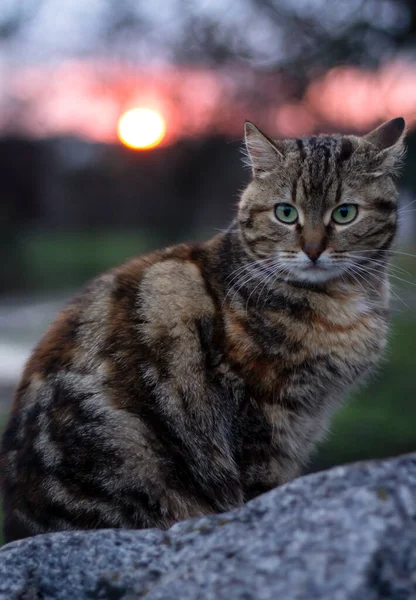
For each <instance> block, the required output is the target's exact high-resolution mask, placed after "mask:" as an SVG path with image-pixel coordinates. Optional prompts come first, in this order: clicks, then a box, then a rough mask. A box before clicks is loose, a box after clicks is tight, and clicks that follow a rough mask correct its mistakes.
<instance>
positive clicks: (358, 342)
mask: <svg viewBox="0 0 416 600" xmlns="http://www.w3.org/2000/svg"><path fill="white" fill-rule="evenodd" d="M225 332H226V349H227V354H228V357H229V359H230V361H231V363H232V364H233V365H234V367H235V368H236V369H237V370H238V371H239V372H240V375H241V376H242V377H243V378H244V380H245V381H246V383H247V384H248V385H249V386H253V387H254V388H257V389H261V390H263V391H264V392H266V393H271V394H275V395H276V394H277V395H279V394H281V393H287V392H288V390H289V391H290V390H292V391H293V390H294V389H295V388H297V389H298V393H299V389H304V390H309V392H311V391H313V389H314V390H315V391H317V390H318V391H319V390H320V391H321V392H322V391H323V390H324V388H325V387H326V388H329V387H337V386H342V385H348V384H350V383H353V382H354V381H355V380H356V379H357V378H358V377H360V376H361V375H362V374H364V373H365V372H367V371H368V370H369V368H371V366H373V365H374V363H376V362H377V359H378V358H379V356H380V353H381V352H382V350H383V348H384V346H385V343H386V334H387V324H386V318H385V315H384V314H382V312H380V311H371V310H369V307H368V306H367V305H366V304H365V303H364V302H363V301H361V300H360V299H359V298H357V299H356V298H353V299H351V302H350V303H347V302H345V303H344V305H340V306H339V307H337V306H336V305H335V306H334V304H333V303H332V305H331V304H328V305H327V306H325V305H323V306H321V307H319V308H317V309H316V310H309V311H308V312H307V313H306V314H300V315H297V314H290V313H289V312H288V311H284V310H281V311H257V312H255V311H252V312H247V311H246V312H245V313H244V312H243V311H240V312H239V311H230V312H229V313H228V314H227V315H226V318H225ZM305 393H306V392H305Z"/></svg>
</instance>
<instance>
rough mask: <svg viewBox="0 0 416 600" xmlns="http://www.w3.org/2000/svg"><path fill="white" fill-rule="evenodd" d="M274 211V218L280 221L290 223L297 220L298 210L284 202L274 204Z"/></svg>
mask: <svg viewBox="0 0 416 600" xmlns="http://www.w3.org/2000/svg"><path fill="white" fill-rule="evenodd" d="M274 212H275V215H276V218H277V219H278V220H279V221H281V222H282V223H287V224H288V225H292V224H293V223H296V221H297V220H298V211H297V210H296V208H295V207H294V206H292V205H291V204H285V203H284V202H282V203H280V204H276V206H275V209H274Z"/></svg>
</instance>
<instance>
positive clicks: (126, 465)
mask: <svg viewBox="0 0 416 600" xmlns="http://www.w3.org/2000/svg"><path fill="white" fill-rule="evenodd" d="M197 255H198V252H197V251H196V247H194V246H192V245H183V246H177V247H174V248H171V249H167V250H164V251H158V252H155V253H152V254H149V255H146V256H144V257H138V258H134V259H132V260H131V261H129V262H127V263H125V264H124V265H122V266H120V267H118V268H115V269H113V270H111V271H108V272H107V273H104V274H103V275H102V276H100V277H98V278H97V279H95V280H94V281H92V283H91V284H90V285H89V286H87V288H86V289H85V290H84V291H83V292H82V293H80V294H79V295H77V296H76V297H74V298H73V299H72V300H71V301H70V302H69V303H68V305H67V306H66V307H65V308H64V309H63V310H62V311H61V312H60V313H59V315H58V316H57V318H56V319H55V321H54V322H53V323H52V324H51V326H50V327H49V329H48V330H47V332H46V333H45V335H44V336H43V338H42V339H41V341H40V343H39V344H38V345H37V347H36V348H35V349H34V351H33V353H32V356H31V357H30V359H29V360H28V362H27V364H26V367H25V370H24V373H23V376H22V379H21V382H20V384H19V386H18V388H17V391H16V395H15V399H14V403H13V406H12V410H11V414H10V418H9V422H8V424H7V426H6V429H5V432H4V435H3V439H2V446H1V453H0V472H1V482H0V483H1V487H2V492H3V496H4V501H5V512H6V514H9V517H10V515H11V514H12V513H13V517H12V521H13V523H12V524H11V525H10V524H9V529H12V530H13V533H11V534H10V539H12V538H17V537H23V536H24V535H27V533H26V532H27V531H29V532H31V533H32V534H33V533H36V532H37V531H38V532H42V531H44V529H43V528H42V522H41V515H45V513H47V512H48V511H49V513H50V514H52V515H53V517H51V518H50V519H49V521H48V527H52V528H54V529H62V528H67V523H68V521H69V520H71V521H73V520H74V517H71V516H70V517H68V515H67V514H64V512H65V511H67V510H68V506H69V505H71V502H72V504H73V505H74V506H77V511H76V514H77V515H79V514H80V511H81V508H80V505H79V503H80V502H81V498H82V497H84V499H85V497H86V496H88V495H89V494H91V495H92V496H94V497H98V498H100V502H102V504H103V505H105V504H106V502H108V501H109V500H108V499H109V498H115V497H117V493H118V491H119V490H121V489H123V485H125V482H126V481H127V480H128V479H131V476H132V474H134V469H137V464H138V463H139V462H141V461H142V460H144V456H146V474H145V475H143V473H141V474H140V478H141V480H142V481H143V479H144V480H145V481H146V478H149V479H151V480H152V482H153V483H152V489H153V492H154V495H155V497H156V498H158V497H159V495H161V494H163V488H164V487H166V481H165V482H164V483H163V485H162V478H161V476H160V475H159V474H158V473H159V471H160V472H162V467H161V465H162V464H163V463H164V461H165V457H164V453H165V451H166V452H168V446H169V440H167V444H166V449H165V448H162V447H161V446H160V444H159V442H157V435H156V433H155V430H154V427H155V419H154V416H152V415H151V414H150V413H151V412H152V410H153V409H154V406H155V405H156V404H157V400H158V395H160V389H162V382H161V380H160V378H163V377H164V376H165V375H166V370H167V369H181V365H182V366H183V368H184V369H185V371H184V372H186V369H188V368H192V369H194V370H195V369H196V368H197V366H198V365H197V364H196V359H197V357H196V355H197V350H198V349H197V347H196V340H197V322H198V320H200V319H204V318H205V317H206V316H207V315H211V316H212V314H213V311H214V307H213V301H212V299H211V298H210V296H209V294H208V293H207V290H206V284H205V280H204V276H203V274H202V272H201V268H200V266H199V265H198V260H197V259H196V256H197ZM178 344H179V346H180V347H178ZM170 350H171V351H170ZM169 356H170V359H169V360H167V357H169ZM179 363H180V364H179ZM156 374H157V377H159V381H158V382H156V381H155V378H156ZM165 387H166V386H165ZM172 396H174V390H172ZM156 425H157V427H156V428H159V429H160V426H161V424H160V423H156ZM144 440H145V441H144ZM152 444H155V445H156V444H158V448H157V451H156V450H155V451H154V452H153V453H152ZM142 453H143V457H142V456H141V455H142ZM165 471H166V469H165ZM166 472H167V473H168V471H166ZM110 473H111V480H110V478H109V474H110ZM127 474H128V477H127V476H126V475H127ZM159 484H160V489H158V485H159ZM124 495H125V496H126V493H124ZM25 496H26V497H27V498H29V496H30V504H31V506H30V509H29V508H28V507H27V506H26V505H25V502H26V500H25ZM71 497H72V500H71ZM48 499H49V500H48ZM58 499H59V500H58ZM48 502H49V503H50V504H49V505H48V507H49V508H46V509H45V503H48ZM37 504H38V505H39V507H42V511H41V512H39V514H37V510H36V505H37ZM95 504H97V503H95ZM57 505H58V507H57ZM12 506H13V510H12ZM95 508H96V510H97V515H96V519H97V525H96V526H101V527H106V526H150V525H152V524H154V523H155V520H154V515H153V517H152V518H153V520H152V519H151V518H150V517H149V518H147V517H146V516H143V515H142V516H140V517H137V515H136V516H135V517H134V518H132V517H130V516H129V517H128V518H127V517H125V516H123V514H119V513H118V511H119V510H121V509H115V508H114V506H113V507H111V509H110V507H108V511H107V512H109V513H110V514H111V519H110V518H109V519H108V520H107V519H106V510H107V509H106V508H105V506H104V508H103V507H101V508H97V506H95ZM181 510H182V509H181ZM184 510H185V513H184V514H185V515H186V510H187V509H184ZM205 510H206V509H205ZM81 512H82V511H81ZM55 513H56V514H55ZM168 513H169V511H168ZM27 514H32V515H35V518H36V519H38V521H39V522H37V523H36V525H34V524H33V523H31V524H29V525H28V524H26V525H27V526H26V525H25V524H24V521H25V518H26V517H25V516H24V515H27ZM16 515H17V516H16ZM19 515H20V516H19ZM87 517H88V518H87ZM94 518H95V517H94V516H93V517H91V514H88V515H87V516H86V517H85V519H86V520H85V527H90V526H91V525H90V524H91V519H92V522H94ZM53 519H55V521H54V520H53ZM77 519H78V521H77V526H78V528H82V527H83V522H82V520H81V521H80V520H79V518H78V517H77ZM146 519H147V520H146ZM9 521H10V519H9ZM60 521H62V523H60ZM173 521H174V519H172V516H171V515H170V516H169V514H167V515H165V516H164V517H163V518H162V517H160V522H159V524H160V525H161V526H163V525H164V524H165V525H169V524H171V522H173ZM16 523H18V524H17V525H16ZM20 530H22V532H20ZM6 531H7V522H6Z"/></svg>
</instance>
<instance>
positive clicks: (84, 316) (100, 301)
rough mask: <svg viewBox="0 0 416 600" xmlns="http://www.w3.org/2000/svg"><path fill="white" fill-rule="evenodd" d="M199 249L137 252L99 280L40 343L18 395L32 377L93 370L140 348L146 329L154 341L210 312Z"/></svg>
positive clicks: (65, 311) (73, 301)
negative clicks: (122, 352) (136, 255)
mask: <svg viewBox="0 0 416 600" xmlns="http://www.w3.org/2000/svg"><path fill="white" fill-rule="evenodd" d="M197 254H198V251H197V247H196V246H192V245H185V244H184V245H180V246H176V247H173V248H168V249H166V250H163V251H156V252H153V253H150V254H148V255H144V256H140V257H135V258H133V259H131V260H129V261H128V262H126V263H124V264H122V265H121V266H119V267H116V268H114V269H112V270H110V271H108V272H106V273H104V274H102V275H100V276H99V277H97V278H96V279H94V280H93V281H92V282H91V283H90V284H89V285H88V286H87V287H86V288H85V289H84V290H83V291H82V292H80V293H79V294H77V295H76V296H74V297H73V298H72V299H71V300H70V301H69V302H68V304H67V305H66V306H65V307H64V308H63V309H62V310H61V311H60V313H59V314H58V315H57V317H56V318H55V320H54V321H53V322H52V324H51V325H50V326H49V328H48V329H47V331H46V333H45V334H44V335H43V337H42V339H41V340H40V342H39V343H38V345H37V346H36V347H35V349H34V351H33V353H32V355H31V357H30V358H29V360H28V362H27V364H26V367H25V370H24V373H23V377H22V380H21V384H20V385H19V387H18V390H17V394H16V397H17V399H19V398H20V397H21V396H22V395H24V391H25V388H26V386H27V384H28V382H29V381H31V380H34V379H36V380H41V379H43V378H46V377H53V376H54V375H56V374H57V373H59V372H62V371H69V370H73V371H74V372H77V373H80V374H88V373H92V372H93V371H94V370H96V369H97V367H98V365H101V368H103V364H104V363H106V362H107V363H108V364H109V363H110V362H111V360H112V359H115V358H116V355H117V351H120V352H121V351H122V349H123V348H124V350H127V347H126V346H129V349H128V350H129V351H132V352H134V350H135V348H134V345H135V342H136V341H137V338H138V337H141V338H142V340H143V337H144V338H145V337H146V332H147V333H148V337H149V341H150V338H151V337H154V339H156V338H158V337H160V336H161V335H162V334H163V333H166V334H168V333H171V330H172V329H174V328H175V327H178V326H180V324H181V323H183V322H185V323H186V322H187V321H190V320H192V319H194V318H198V316H199V315H201V316H202V313H206V312H207V309H208V310H209V308H211V306H212V302H211V301H210V300H209V298H208V296H207V291H206V283H205V281H204V278H203V275H202V273H201V269H200V267H199V265H198V264H197V260H196V259H195V258H194V255H195V256H196V255H197ZM208 307H209V308H208ZM139 330H140V333H141V336H138V333H139ZM119 358H120V357H119ZM125 358H127V356H125Z"/></svg>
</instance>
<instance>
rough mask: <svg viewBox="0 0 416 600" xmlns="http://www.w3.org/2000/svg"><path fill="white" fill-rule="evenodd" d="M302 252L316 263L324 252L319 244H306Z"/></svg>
mask: <svg viewBox="0 0 416 600" xmlns="http://www.w3.org/2000/svg"><path fill="white" fill-rule="evenodd" d="M302 250H303V251H304V253H305V254H306V255H307V256H309V258H310V259H311V260H312V261H313V262H316V261H317V260H318V258H319V257H320V256H321V254H322V252H323V251H324V248H323V247H322V244H320V243H315V242H306V243H305V245H304V246H303V248H302Z"/></svg>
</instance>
